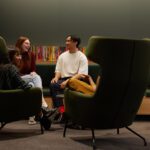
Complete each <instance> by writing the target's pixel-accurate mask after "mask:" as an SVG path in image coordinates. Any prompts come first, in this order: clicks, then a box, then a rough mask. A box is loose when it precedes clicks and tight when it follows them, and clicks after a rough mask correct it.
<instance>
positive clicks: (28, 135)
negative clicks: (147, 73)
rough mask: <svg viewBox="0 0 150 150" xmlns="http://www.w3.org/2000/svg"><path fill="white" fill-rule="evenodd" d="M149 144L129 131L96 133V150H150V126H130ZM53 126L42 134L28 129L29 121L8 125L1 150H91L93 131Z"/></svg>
mask: <svg viewBox="0 0 150 150" xmlns="http://www.w3.org/2000/svg"><path fill="white" fill-rule="evenodd" d="M130 127H131V128H132V129H134V130H135V131H137V132H138V133H140V134H141V135H142V136H144V137H145V138H146V140H147V143H148V145H147V146H146V147H145V146H143V141H142V140H141V139H140V138H139V137H137V136H136V135H134V134H132V133H131V132H130V131H128V130H127V129H120V134H119V135H117V134H116V130H96V131H95V136H96V145H97V150H150V122H149V121H135V122H134V124H133V125H131V126H130ZM62 135H63V127H62V126H61V125H59V124H53V125H52V127H51V130H50V131H45V133H44V134H41V133H40V126H39V124H37V125H28V124H27V121H26V120H23V121H17V122H13V123H10V124H7V125H6V126H5V127H4V128H3V129H2V130H1V131H0V150H75V149H77V150H92V141H91V131H90V130H74V129H67V134H66V137H65V138H63V136H62Z"/></svg>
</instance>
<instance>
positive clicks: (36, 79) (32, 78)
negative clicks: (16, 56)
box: [21, 74, 48, 107]
mask: <svg viewBox="0 0 150 150" xmlns="http://www.w3.org/2000/svg"><path fill="white" fill-rule="evenodd" d="M21 77H22V79H23V80H24V81H25V82H26V83H30V84H31V83H32V84H33V87H39V88H40V89H41V90H42V88H43V87H42V79H41V77H40V76H39V75H38V74H34V75H30V74H28V75H24V76H21ZM42 107H48V105H47V103H46V101H45V99H44V96H43V92H42Z"/></svg>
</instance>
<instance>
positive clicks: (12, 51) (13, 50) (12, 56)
mask: <svg viewBox="0 0 150 150" xmlns="http://www.w3.org/2000/svg"><path fill="white" fill-rule="evenodd" d="M8 54H9V59H10V61H11V62H12V61H13V58H14V56H15V55H16V54H19V51H18V50H16V49H11V50H9V51H8Z"/></svg>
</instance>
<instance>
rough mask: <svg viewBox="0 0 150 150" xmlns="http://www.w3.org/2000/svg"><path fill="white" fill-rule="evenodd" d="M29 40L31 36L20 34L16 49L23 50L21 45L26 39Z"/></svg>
mask: <svg viewBox="0 0 150 150" xmlns="http://www.w3.org/2000/svg"><path fill="white" fill-rule="evenodd" d="M26 40H29V38H27V37H25V36H20V37H19V38H18V40H17V42H16V45H15V46H16V49H18V50H21V49H22V48H21V46H22V44H23V42H24V41H26Z"/></svg>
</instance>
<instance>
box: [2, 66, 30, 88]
mask: <svg viewBox="0 0 150 150" xmlns="http://www.w3.org/2000/svg"><path fill="white" fill-rule="evenodd" d="M30 87H31V85H28V84H27V83H25V82H24V81H23V80H22V78H21V77H20V75H19V72H18V70H17V68H16V67H15V66H14V65H12V64H4V65H3V64H1V65H0V89H2V90H11V89H28V88H30Z"/></svg>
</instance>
